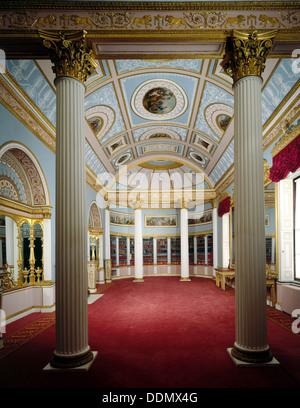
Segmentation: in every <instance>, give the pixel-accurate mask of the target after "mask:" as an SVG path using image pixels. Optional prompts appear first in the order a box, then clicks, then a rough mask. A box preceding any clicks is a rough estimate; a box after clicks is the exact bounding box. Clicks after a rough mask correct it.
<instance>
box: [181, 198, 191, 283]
mask: <svg viewBox="0 0 300 408" xmlns="http://www.w3.org/2000/svg"><path fill="white" fill-rule="evenodd" d="M180 257H181V277H180V280H181V281H189V280H190V273H189V233H188V209H187V208H186V207H185V206H183V207H182V208H181V210H180Z"/></svg>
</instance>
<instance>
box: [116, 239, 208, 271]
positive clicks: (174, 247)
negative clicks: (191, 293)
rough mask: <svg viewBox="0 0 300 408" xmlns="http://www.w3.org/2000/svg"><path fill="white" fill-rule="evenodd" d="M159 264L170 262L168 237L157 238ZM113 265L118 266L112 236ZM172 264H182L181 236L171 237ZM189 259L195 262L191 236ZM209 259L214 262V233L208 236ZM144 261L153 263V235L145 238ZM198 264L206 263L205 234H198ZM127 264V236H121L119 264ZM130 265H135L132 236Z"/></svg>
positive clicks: (192, 262)
mask: <svg viewBox="0 0 300 408" xmlns="http://www.w3.org/2000/svg"><path fill="white" fill-rule="evenodd" d="M156 245H157V250H156V254H157V265H166V264H167V263H168V240H167V238H157V239H156ZM110 248H111V260H112V267H116V266H117V251H116V249H117V248H116V237H115V236H111V238H110ZM170 255H171V264H173V265H176V264H180V259H181V248H180V236H179V237H171V254H170ZM189 259H190V264H194V239H193V237H189ZM207 259H208V262H207V264H208V265H212V262H213V238H212V234H210V235H208V236H207ZM143 263H144V265H153V263H154V248H153V237H149V238H148V237H147V238H143ZM197 264H199V265H201V264H205V242H204V235H199V236H197ZM126 265H127V238H126V237H119V266H126ZM130 265H134V238H130Z"/></svg>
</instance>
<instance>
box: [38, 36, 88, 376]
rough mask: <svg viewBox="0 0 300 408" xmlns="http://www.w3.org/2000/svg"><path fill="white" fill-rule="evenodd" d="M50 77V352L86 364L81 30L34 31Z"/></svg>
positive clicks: (61, 362)
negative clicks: (53, 117) (52, 250)
mask: <svg viewBox="0 0 300 408" xmlns="http://www.w3.org/2000/svg"><path fill="white" fill-rule="evenodd" d="M39 35H40V37H41V38H42V39H43V44H44V46H45V47H46V48H48V50H49V54H50V58H51V60H52V62H53V63H54V67H53V71H54V72H55V74H56V79H55V85H56V119H57V120H56V197H55V199H56V203H55V234H56V237H55V238H56V241H55V257H56V276H55V280H56V349H55V351H54V355H53V358H52V360H51V363H50V364H51V366H52V367H54V368H63V369H66V368H74V367H80V366H83V365H85V364H87V363H90V362H91V361H92V360H93V358H94V354H93V353H92V351H91V349H90V346H89V344H88V320H87V294H88V280H87V245H86V237H87V208H86V169H85V136H84V92H85V87H84V82H85V80H86V78H87V76H88V75H89V74H91V73H92V72H93V71H94V69H95V66H96V65H95V63H94V61H93V58H92V54H91V52H90V51H88V50H87V48H86V41H85V32H79V33H78V34H74V33H73V34H72V33H70V34H67V33H59V34H57V33H52V32H44V31H40V32H39Z"/></svg>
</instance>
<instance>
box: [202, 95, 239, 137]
mask: <svg viewBox="0 0 300 408" xmlns="http://www.w3.org/2000/svg"><path fill="white" fill-rule="evenodd" d="M204 115H205V119H206V121H207V123H208V125H209V127H210V128H211V129H212V130H213V131H214V133H215V134H216V135H217V136H219V137H222V136H223V134H224V132H225V130H226V129H227V127H228V125H229V122H230V119H231V118H232V117H233V108H232V107H231V106H229V105H226V104H224V103H214V104H212V105H209V106H208V107H207V108H206V109H205V113H204Z"/></svg>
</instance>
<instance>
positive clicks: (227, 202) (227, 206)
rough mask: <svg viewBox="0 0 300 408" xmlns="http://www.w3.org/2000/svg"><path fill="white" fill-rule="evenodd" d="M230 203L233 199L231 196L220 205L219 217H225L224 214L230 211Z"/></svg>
mask: <svg viewBox="0 0 300 408" xmlns="http://www.w3.org/2000/svg"><path fill="white" fill-rule="evenodd" d="M230 202H231V198H230V196H228V197H226V198H224V200H222V201H221V202H220V203H219V207H218V215H219V217H223V215H224V214H226V213H228V212H229V211H230Z"/></svg>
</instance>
